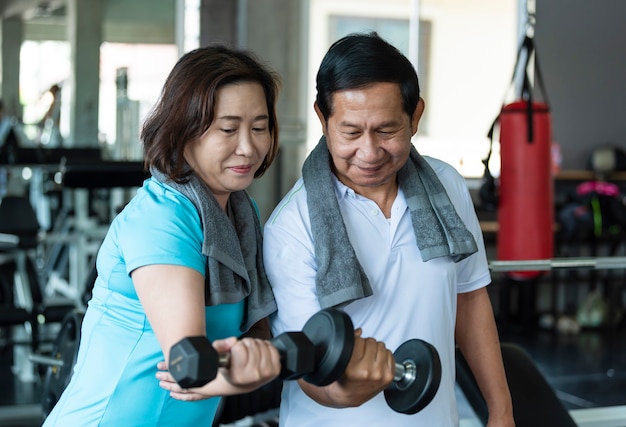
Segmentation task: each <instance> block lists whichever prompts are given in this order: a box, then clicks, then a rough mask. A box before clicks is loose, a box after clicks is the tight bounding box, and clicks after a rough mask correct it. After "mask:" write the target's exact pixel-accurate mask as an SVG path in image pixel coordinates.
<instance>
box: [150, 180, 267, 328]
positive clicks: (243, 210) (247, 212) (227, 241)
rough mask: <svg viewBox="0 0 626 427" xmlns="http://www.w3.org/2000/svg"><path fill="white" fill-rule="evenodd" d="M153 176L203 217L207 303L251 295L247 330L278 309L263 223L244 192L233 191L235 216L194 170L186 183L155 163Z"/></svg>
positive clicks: (228, 302) (245, 318)
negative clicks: (266, 257) (267, 262)
mask: <svg viewBox="0 0 626 427" xmlns="http://www.w3.org/2000/svg"><path fill="white" fill-rule="evenodd" d="M150 172H151V173H152V176H153V178H155V179H156V180H158V181H160V182H162V183H164V184H166V185H168V186H170V187H172V188H173V189H175V190H176V191H179V192H180V193H182V194H183V195H184V196H186V197H187V198H188V199H189V200H191V202H192V203H193V204H194V206H195V207H196V209H197V210H198V214H199V215H200V219H201V221H202V230H203V233H204V239H203V243H202V254H203V255H205V256H206V257H207V260H206V273H205V304H206V305H207V306H211V305H218V304H232V303H236V302H239V301H241V300H242V299H244V298H245V299H246V309H245V312H244V319H243V322H242V325H241V331H242V332H245V331H247V330H248V329H250V327H251V326H252V325H254V324H255V323H256V322H258V321H259V320H261V319H262V318H264V317H267V316H269V315H270V314H272V313H273V312H274V311H276V302H275V301H274V294H273V292H272V288H271V286H270V284H269V280H268V279H267V276H266V274H265V267H264V266H263V240H262V239H263V236H262V231H261V223H260V220H259V217H258V214H257V212H256V209H255V207H254V205H253V204H252V200H251V199H250V197H249V196H248V194H247V193H246V192H245V191H235V192H233V193H231V195H230V198H229V205H230V209H231V211H232V215H233V221H231V220H230V219H229V217H228V215H227V213H226V212H225V211H224V210H223V209H222V208H221V207H220V206H219V204H218V202H217V200H216V199H215V196H213V193H211V191H210V190H209V188H208V187H207V185H206V184H205V183H204V181H202V179H200V177H198V175H196V174H195V173H192V174H191V176H190V179H189V181H188V182H186V183H184V184H181V183H177V182H174V181H172V180H170V179H169V178H168V177H167V176H166V175H165V174H163V173H162V172H160V171H158V170H156V169H155V168H151V169H150Z"/></svg>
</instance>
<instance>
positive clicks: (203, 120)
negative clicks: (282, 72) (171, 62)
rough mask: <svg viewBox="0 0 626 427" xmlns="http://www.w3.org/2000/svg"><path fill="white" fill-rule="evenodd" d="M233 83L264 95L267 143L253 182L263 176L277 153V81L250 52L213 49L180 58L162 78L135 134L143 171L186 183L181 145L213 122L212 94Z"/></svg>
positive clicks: (205, 48)
mask: <svg viewBox="0 0 626 427" xmlns="http://www.w3.org/2000/svg"><path fill="white" fill-rule="evenodd" d="M238 82H257V83H259V84H260V85H261V86H262V87H263V92H264V93H265V100H266V102H267V112H268V115H269V131H270V134H271V136H272V144H271V146H270V149H269V151H268V153H267V155H266V156H265V159H264V160H263V163H262V164H261V166H260V167H259V169H258V170H257V171H256V173H255V174H254V177H255V178H258V177H260V176H261V175H263V174H264V173H265V171H266V170H267V168H268V167H269V166H270V165H271V164H272V162H273V161H274V159H275V158H276V154H277V152H278V121H277V118H276V99H277V97H278V91H279V87H280V78H279V76H278V75H277V74H276V73H275V72H273V71H272V70H270V69H269V68H267V67H266V66H264V65H263V64H261V62H260V61H259V59H258V58H257V57H256V56H255V55H254V54H253V53H252V52H249V51H244V50H236V49H231V48H227V47H225V46H218V45H211V46H207V47H201V48H199V49H196V50H193V51H191V52H188V53H186V54H185V55H184V56H182V57H181V58H180V59H179V60H178V62H177V63H176V65H175V66H174V68H173V69H172V71H171V72H170V74H169V76H168V77H167V80H166V81H165V84H164V85H163V89H162V91H161V95H160V97H159V100H158V102H157V104H156V105H155V106H154V108H153V110H152V111H151V113H150V115H149V116H148V117H147V119H146V120H145V122H144V124H143V128H142V130H141V139H142V141H143V145H144V165H145V167H146V168H149V167H150V166H154V167H156V168H157V169H158V170H160V171H161V172H163V173H165V174H166V175H168V176H169V177H170V178H171V179H172V180H174V181H176V182H184V181H186V179H187V177H188V176H189V174H190V173H191V171H189V170H188V168H186V163H185V159H184V157H183V150H184V148H185V146H186V145H187V144H189V143H191V142H193V141H194V140H196V139H197V138H199V137H200V136H202V134H204V133H205V132H206V131H207V129H208V128H209V127H210V126H211V123H213V119H214V116H215V96H216V93H217V91H218V89H220V88H221V87H222V86H224V85H227V84H231V83H238Z"/></svg>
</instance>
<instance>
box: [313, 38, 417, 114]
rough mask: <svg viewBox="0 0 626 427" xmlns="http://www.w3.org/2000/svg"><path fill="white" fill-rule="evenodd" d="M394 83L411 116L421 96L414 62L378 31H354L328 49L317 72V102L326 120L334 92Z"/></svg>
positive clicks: (330, 111) (330, 112)
mask: <svg viewBox="0 0 626 427" xmlns="http://www.w3.org/2000/svg"><path fill="white" fill-rule="evenodd" d="M380 82H386V83H397V84H398V85H399V86H400V92H401V94H402V105H403V108H404V111H405V112H406V113H407V114H408V115H409V117H411V116H413V113H414V112H415V108H416V107H417V103H418V102H419V98H420V89H419V82H418V79H417V73H416V72H415V68H413V64H411V62H410V61H409V60H408V59H407V58H406V56H404V55H403V54H402V53H401V52H400V51H399V50H398V49H396V48H395V47H394V46H392V45H391V44H389V43H387V42H386V41H385V40H383V39H382V38H381V37H380V36H379V35H378V34H377V33H375V32H371V33H367V34H362V33H353V34H349V35H347V36H345V37H343V38H342V39H339V40H337V41H336V42H335V43H333V45H332V46H331V47H330V49H328V52H327V53H326V55H325V56H324V59H323V60H322V63H321V65H320V68H319V71H318V73H317V98H316V102H317V106H318V108H319V109H320V111H321V112H322V115H323V116H324V118H325V119H326V120H328V117H329V116H330V115H331V114H332V112H333V99H332V96H333V94H334V93H335V92H337V91H340V90H346V89H356V88H362V87H366V86H369V85H371V84H374V83H380Z"/></svg>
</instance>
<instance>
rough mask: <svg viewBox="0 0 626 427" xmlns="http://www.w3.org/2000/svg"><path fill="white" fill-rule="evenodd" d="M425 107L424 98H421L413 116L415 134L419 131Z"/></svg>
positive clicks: (412, 122)
mask: <svg viewBox="0 0 626 427" xmlns="http://www.w3.org/2000/svg"><path fill="white" fill-rule="evenodd" d="M424 107H425V105H424V100H423V99H422V98H420V100H419V101H418V102H417V106H416V107H415V112H414V113H413V117H411V129H413V135H415V134H416V133H417V127H418V124H419V121H420V119H421V118H422V114H424Z"/></svg>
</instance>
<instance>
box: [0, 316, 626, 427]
mask: <svg viewBox="0 0 626 427" xmlns="http://www.w3.org/2000/svg"><path fill="white" fill-rule="evenodd" d="M500 326H501V327H500V330H501V340H502V341H507V342H514V343H517V344H519V345H521V346H522V347H523V348H524V349H526V350H527V351H528V353H529V354H530V355H531V357H532V358H533V360H534V361H535V363H536V365H537V367H538V368H539V370H540V371H541V372H542V373H543V374H544V376H545V377H546V379H547V380H548V382H549V383H550V384H551V385H552V386H553V388H554V389H555V391H556V393H557V396H558V397H559V398H560V399H561V401H562V402H563V404H564V405H565V407H566V408H567V409H569V410H572V409H582V408H592V407H604V406H616V405H626V327H624V326H621V327H619V328H611V329H605V330H582V331H580V332H579V333H578V334H576V335H561V334H558V333H555V332H552V331H542V330H524V329H523V328H520V327H517V325H515V324H504V325H500ZM12 354H13V352H12V350H11V349H9V348H7V347H3V348H2V349H1V350H0V385H1V386H0V425H2V426H3V427H34V426H39V425H40V424H41V417H40V415H39V412H40V410H39V406H38V405H39V401H40V395H41V385H40V384H39V383H37V382H34V383H30V382H22V381H19V380H18V379H16V378H15V377H14V376H13V375H12V373H11V370H10V366H11V359H12ZM459 397H460V399H459V401H460V404H459V405H460V406H459V412H460V415H461V418H464V419H470V418H472V417H473V411H472V410H471V408H469V407H468V406H467V403H466V402H465V401H464V398H463V396H462V394H460V392H459ZM15 420H18V421H15Z"/></svg>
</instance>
